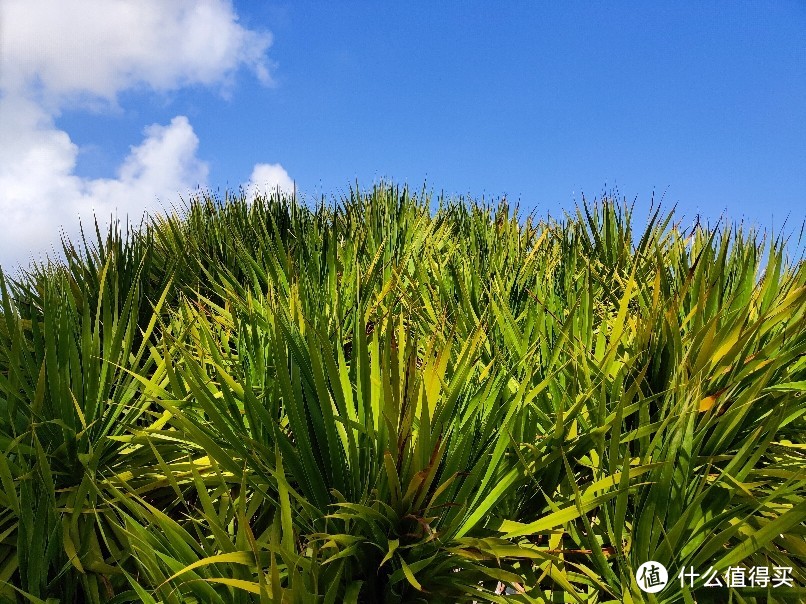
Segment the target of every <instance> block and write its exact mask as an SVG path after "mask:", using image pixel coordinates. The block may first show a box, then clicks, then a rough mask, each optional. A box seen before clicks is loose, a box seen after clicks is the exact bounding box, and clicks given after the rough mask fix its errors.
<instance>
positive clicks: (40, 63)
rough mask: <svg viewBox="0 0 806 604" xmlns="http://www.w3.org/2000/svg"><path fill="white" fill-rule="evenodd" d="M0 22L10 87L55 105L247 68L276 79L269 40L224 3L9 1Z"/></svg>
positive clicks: (201, 80)
mask: <svg viewBox="0 0 806 604" xmlns="http://www.w3.org/2000/svg"><path fill="white" fill-rule="evenodd" d="M0 19H2V21H1V22H0V27H2V36H1V37H0V57H2V58H1V59H0V61H2V63H1V65H2V69H3V83H2V86H3V88H4V89H5V90H6V91H18V92H19V91H22V90H28V91H30V90H31V88H32V87H38V88H40V92H41V94H42V96H43V99H44V100H45V101H47V102H49V103H51V104H52V103H59V102H64V101H65V100H67V99H71V100H75V99H82V98H84V99H86V98H87V97H88V96H89V97H92V96H94V97H100V98H103V99H107V100H114V99H115V96H116V95H117V93H118V92H120V91H121V90H126V89H129V88H132V87H136V86H141V85H145V86H148V87H150V88H153V89H155V90H161V91H165V90H173V89H177V88H180V87H182V86H186V85H189V84H203V85H220V84H227V83H228V81H229V79H230V78H231V76H232V73H233V72H234V70H235V69H237V68H238V67H239V66H241V65H246V66H247V67H249V68H250V69H252V70H253V71H254V72H255V73H256V75H257V76H258V78H260V80H261V81H262V82H264V83H270V82H271V76H270V74H269V65H268V62H267V59H266V51H267V49H268V48H269V46H270V45H271V42H272V38H271V34H270V33H268V32H257V31H252V30H248V29H245V28H244V27H242V26H241V25H240V24H239V23H238V16H237V15H236V14H235V12H234V10H233V7H232V5H231V3H230V2H227V1H225V0H171V1H170V2H165V1H164V0H59V2H53V0H4V3H3V8H2V13H0Z"/></svg>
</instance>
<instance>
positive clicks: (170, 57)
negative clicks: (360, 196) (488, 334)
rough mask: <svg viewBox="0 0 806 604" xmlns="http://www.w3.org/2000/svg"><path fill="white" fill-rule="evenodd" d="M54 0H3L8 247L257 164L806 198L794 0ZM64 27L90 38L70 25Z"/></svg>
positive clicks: (302, 179)
mask: <svg viewBox="0 0 806 604" xmlns="http://www.w3.org/2000/svg"><path fill="white" fill-rule="evenodd" d="M47 4H48V3H47V2H37V1H33V2H23V1H22V0H16V1H15V0H10V2H7V3H6V4H5V5H4V6H5V8H4V9H0V16H2V17H3V18H2V20H0V27H3V28H4V29H3V30H2V32H0V33H4V34H6V42H5V44H6V48H5V49H4V53H3V57H4V58H3V59H0V60H5V61H6V64H5V65H4V67H5V68H6V69H5V72H6V73H10V74H11V76H10V77H7V78H6V79H5V80H0V124H2V122H3V120H7V123H8V121H10V120H12V119H13V120H14V121H15V122H17V123H20V124H28V125H27V126H26V127H22V126H20V127H18V128H17V131H14V132H12V134H13V135H14V137H15V138H14V140H19V141H21V143H20V149H19V150H18V151H9V150H7V151H6V152H5V154H3V153H2V152H0V210H2V211H3V213H4V214H5V215H6V216H12V217H14V218H13V219H11V220H7V221H6V224H5V225H3V224H0V262H2V263H3V265H4V266H5V265H6V264H8V263H14V262H23V261H25V259H26V258H29V257H30V256H31V254H33V255H34V256H36V254H37V253H41V251H42V250H47V249H49V248H48V247H47V246H48V245H50V244H51V243H52V242H53V241H54V240H56V239H57V234H58V229H59V227H61V228H63V229H64V230H65V232H67V233H68V234H71V233H74V232H75V225H76V224H77V216H78V215H81V216H82V218H83V219H86V217H87V216H91V214H92V211H96V212H98V213H99V214H103V213H104V212H106V213H107V214H108V213H110V212H115V211H117V212H118V215H122V214H124V213H127V214H129V215H137V214H138V212H139V213H142V211H143V210H144V209H147V210H150V211H153V210H154V209H155V208H156V207H157V206H156V205H155V200H158V203H157V205H161V206H165V205H166V204H170V203H171V202H173V201H175V200H176V199H178V197H179V195H180V194H181V195H183V196H186V195H187V192H188V190H190V189H191V188H193V187H195V186H198V185H201V186H203V187H206V188H211V189H214V190H215V189H218V190H222V191H223V190H224V189H225V188H228V187H229V188H237V187H238V186H240V185H247V184H248V183H250V182H252V181H255V182H254V184H255V185H258V186H262V185H267V184H268V185H271V184H279V185H281V186H283V187H286V186H288V183H289V182H290V180H291V179H293V180H294V181H295V182H296V185H297V188H298V190H299V191H301V192H302V193H303V194H305V195H306V196H307V197H309V198H310V197H316V196H320V195H322V194H325V195H327V196H330V195H331V194H335V195H338V194H339V193H340V191H343V190H345V189H346V188H347V187H349V186H350V185H351V184H354V183H355V182H356V180H357V181H358V183H359V184H360V185H361V186H369V185H371V184H372V183H373V182H376V181H378V180H380V179H381V178H387V179H392V180H394V181H395V182H399V183H408V184H409V185H411V186H412V187H413V188H415V189H420V188H421V187H422V185H423V183H424V182H426V183H427V186H428V187H429V188H432V189H434V190H436V191H440V190H444V191H445V192H446V193H448V194H465V195H470V196H473V197H481V196H482V195H484V196H486V197H488V198H489V197H497V196H500V195H504V194H505V195H507V196H508V198H509V199H510V200H517V199H519V200H520V203H521V206H522V207H523V208H524V209H526V210H532V209H533V208H536V209H537V213H538V215H546V214H548V213H549V212H550V213H551V214H552V215H557V214H559V213H561V212H562V211H563V210H571V209H573V207H574V204H575V203H576V202H577V201H579V200H581V197H582V195H583V194H584V195H585V197H586V198H587V199H593V198H594V197H601V195H602V193H603V192H604V191H613V190H615V189H617V190H618V192H619V194H620V195H621V196H624V197H627V198H628V200H630V201H632V200H633V199H636V200H637V208H638V212H639V215H641V214H645V213H646V209H647V208H648V206H649V203H650V200H651V197H652V195H653V193H654V195H655V197H656V199H660V198H661V197H663V198H664V204H665V205H666V206H668V207H671V205H673V204H676V205H677V208H678V215H679V216H680V217H682V218H684V220H686V221H688V220H693V218H694V216H695V215H696V214H697V213H700V214H702V215H703V216H704V217H705V218H707V219H709V220H710V221H711V222H714V221H715V220H716V219H718V218H719V217H720V216H721V215H723V214H726V215H727V216H728V217H730V218H732V219H736V220H739V219H744V220H745V221H747V222H750V223H753V224H756V225H759V226H761V227H762V228H771V227H774V228H775V229H776V230H777V229H778V228H779V227H780V225H781V224H782V222H783V221H784V219H785V218H787V217H788V218H789V224H790V227H791V228H790V229H789V230H795V231H796V232H797V231H799V228H800V225H801V223H802V222H803V220H804V219H805V218H806V210H804V207H806V45H805V44H804V43H803V40H804V39H806V4H804V3H803V2H799V1H791V2H786V1H782V2H764V3H761V2H715V3H708V4H707V5H706V4H705V3H699V2H676V3H669V4H670V5H669V6H666V5H661V3H638V2H621V3H604V2H584V3H546V2H542V3H541V2H533V3H527V2H512V3H500V4H499V3H482V2H463V3H439V4H438V5H437V6H433V5H431V4H426V3H419V4H413V3H407V4H403V3H397V4H388V5H386V4H384V5H381V4H378V3H349V4H347V3H338V4H336V5H333V4H330V3H324V2H316V3H307V2H293V3H290V2H289V3H278V2H265V3H263V2H260V3H256V2H235V3H234V4H231V3H228V2H225V1H223V0H209V1H208V2H202V3H195V2H176V3H171V4H172V5H173V6H174V7H177V6H178V7H180V8H172V9H169V10H166V9H165V6H166V5H165V3H161V4H160V3H156V1H155V0H148V1H146V0H143V1H141V2H134V3H133V4H132V7H134V9H133V12H132V11H131V10H130V11H129V13H125V15H126V16H121V15H123V13H121V14H120V15H110V16H109V17H108V18H106V19H105V23H106V29H105V30H104V29H101V28H98V27H94V26H88V25H87V20H88V19H91V18H92V17H91V15H93V14H95V15H98V14H99V11H101V12H102V11H104V10H107V9H105V8H100V7H101V5H100V4H98V2H97V0H71V2H70V3H67V4H72V5H73V7H72V10H68V9H65V11H64V12H63V13H60V14H56V15H55V16H54V15H53V14H52V13H53V11H52V10H50V11H49V13H50V14H49V16H45V14H44V13H45V11H46V9H48V8H51V9H52V6H53V5H52V4H51V5H50V7H48V6H47ZM199 6H201V7H202V9H199V8H198V7H199ZM558 7H562V8H558ZM138 11H140V13H141V14H140V15H137V14H133V13H137V12H138ZM76 15H79V16H78V17H76ZM82 15H83V16H82ZM99 18H100V17H98V16H96V19H99ZM127 19H132V23H127ZM43 20H44V21H45V25H44V27H43V26H42V25H41V24H42V22H43ZM12 24H14V25H15V26H16V25H17V24H22V27H15V31H19V30H20V29H22V31H23V33H22V34H18V35H17V34H15V35H16V37H14V36H9V35H8V34H9V32H10V31H11V29H10V28H11V27H12ZM26 24H27V27H29V28H32V29H33V30H36V31H39V30H40V29H44V31H45V33H47V32H51V33H52V35H51V36H50V38H51V39H52V40H54V41H53V42H52V47H51V48H49V49H45V50H42V49H40V48H38V47H35V46H32V45H30V43H28V42H26V41H25V40H26V39H27V38H30V37H31V36H27V38H26V36H25V35H23V34H24V33H25V26H26ZM70 28H71V29H70ZM115 28H118V29H119V32H118V34H117V36H122V37H123V38H120V37H117V36H116V35H107V34H105V33H104V31H107V32H108V31H109V30H111V31H112V32H113V34H114V33H115ZM65 29H68V30H69V31H75V30H76V29H79V30H81V31H82V33H83V35H82V36H81V38H82V39H83V40H84V44H83V46H81V47H68V48H62V47H61V44H62V42H60V40H61V39H62V38H61V37H60V36H59V35H58V33H59V32H60V31H62V30H65ZM85 29H86V31H85ZM163 29H164V31H162V30H163ZM155 30H158V31H155ZM28 33H29V34H30V32H28ZM185 33H187V36H185ZM126 36H129V39H128V41H127V42H125V43H124V42H121V39H126ZM138 36H140V38H142V40H140V41H139V43H138V40H137V37H138ZM40 37H41V35H40ZM186 37H187V38H188V39H190V40H191V41H194V40H195V42H193V43H192V44H191V43H190V42H187V43H186V42H184V41H183V42H182V43H181V44H180V43H177V42H176V40H178V39H180V38H181V39H183V40H184V39H185V38H186ZM0 44H2V42H0ZM183 45H184V46H183ZM180 47H181V48H180ZM9 49H10V50H9ZM207 53H210V56H207ZM9 57H10V58H9ZM15 59H16V62H15V63H14V69H11V68H10V67H9V65H10V63H8V61H10V60H15ZM94 70H95V71H94ZM96 72H97V73H96ZM26 112H27V113H26ZM23 114H26V115H29V119H27V120H24V119H16V116H17V115H23ZM2 128H4V127H3V126H2V125H0V129H2ZM0 134H2V133H0ZM29 139H30V141H34V142H30V145H28V146H30V147H31V149H33V150H34V151H36V153H34V151H31V152H30V153H27V154H26V152H25V150H26V148H27V147H26V145H27V144H28V143H27V142H26V141H29ZM9 140H12V139H11V138H9ZM71 145H72V146H71ZM23 156H25V157H27V158H29V159H30V157H34V156H36V157H39V158H40V161H38V162H33V163H24V162H22V160H21V159H20V158H21V157H23ZM41 158H49V159H48V161H49V162H50V165H51V166H53V168H52V169H53V171H54V178H53V179H52V181H53V182H54V183H56V184H54V185H53V186H50V185H49V186H47V187H44V186H43V185H41V181H42V180H43V178H45V179H47V174H48V172H47V168H46V165H47V164H48V161H44V160H41ZM26 161H28V160H26ZM31 161H32V160H31ZM43 166H45V167H43ZM256 166H263V167H262V168H259V169H258V168H256ZM34 176H36V179H34ZM26 178H30V179H31V180H36V182H37V183H40V184H37V185H36V186H34V185H30V186H29V184H28V183H25V182H23V181H25V179H26ZM15 179H16V180H15ZM258 181H260V182H258ZM9 183H10V184H9ZM23 185H25V186H23ZM3 189H5V191H6V193H5V194H4V193H3V192H2V191H3ZM8 191H11V193H9V192H8ZM4 196H5V199H3V197H4ZM64 200H68V201H64ZM15 221H16V222H15ZM23 224H24V226H20V225H23ZM796 234H797V233H796ZM4 238H5V240H6V242H7V243H6V245H5V247H4V245H3V243H2V240H3V239H4ZM15 238H16V239H15ZM12 240H13V241H12ZM12 243H13V244H12ZM26 246H27V247H26Z"/></svg>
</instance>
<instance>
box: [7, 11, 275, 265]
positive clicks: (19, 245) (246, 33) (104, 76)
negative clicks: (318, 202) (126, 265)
mask: <svg viewBox="0 0 806 604" xmlns="http://www.w3.org/2000/svg"><path fill="white" fill-rule="evenodd" d="M271 41H272V40H271V35H270V34H269V33H268V32H265V31H254V30H250V29H247V28H245V27H243V26H242V25H241V24H240V23H239V22H238V16H237V14H236V13H235V11H234V9H233V7H232V4H231V3H230V2H229V1H226V0H171V2H164V1H162V0H60V2H52V1H49V0H4V2H3V3H2V4H0V140H3V141H4V143H3V145H0V216H2V220H0V264H2V265H3V266H4V267H6V268H12V265H16V264H18V263H27V261H28V260H30V259H31V258H32V257H33V258H36V259H42V253H43V252H44V253H49V252H51V250H52V249H53V244H54V243H58V238H59V229H60V228H63V229H64V231H65V233H66V234H67V235H68V236H74V235H75V234H76V233H77V230H78V218H79V216H80V217H81V218H82V219H83V220H85V222H86V221H91V220H92V217H93V213H94V214H95V215H97V216H98V217H99V220H100V221H101V222H103V221H105V220H106V219H108V217H109V216H110V215H112V216H115V217H117V218H120V219H121V220H123V219H125V217H126V216H128V217H129V218H130V220H131V221H134V222H139V220H140V218H141V217H142V216H143V213H144V212H148V211H152V210H155V209H159V208H160V207H162V206H163V205H165V206H167V205H169V204H171V203H173V202H175V201H176V200H177V199H178V196H179V195H186V194H187V193H188V192H190V191H193V190H195V189H197V188H198V187H205V186H206V185H207V174H208V166H207V164H206V162H204V161H203V160H202V159H200V158H199V157H198V156H197V150H198V144H199V140H198V137H197V135H196V133H195V132H194V130H193V127H192V125H191V124H190V122H189V121H188V119H187V118H186V117H185V116H182V115H179V116H176V117H174V118H173V119H172V120H171V121H170V123H168V124H152V125H150V126H146V127H145V129H144V131H143V139H142V140H140V141H133V145H132V147H131V148H130V152H129V154H128V156H127V157H126V158H125V159H124V161H123V162H122V164H121V165H120V166H119V167H118V169H117V170H116V174H115V176H114V177H113V178H95V179H89V178H82V177H79V176H77V175H76V174H75V167H76V160H77V157H78V153H79V148H78V146H77V145H76V144H75V143H74V142H73V141H72V140H71V138H70V135H69V134H68V133H67V132H65V131H63V130H60V129H59V128H58V127H57V126H56V125H55V124H56V122H55V119H56V118H57V117H58V116H59V114H60V111H61V110H62V109H63V108H65V107H67V106H70V107H72V108H76V107H78V108H92V109H95V110H97V109H98V107H113V106H115V105H116V103H117V102H118V95H119V93H120V92H122V91H124V90H129V89H146V90H153V91H157V92H165V91H171V90H176V89H179V88H181V87H185V86H189V85H202V86H210V87H215V88H217V89H218V90H220V91H221V92H223V93H225V94H226V93H227V92H228V91H229V90H230V89H231V86H232V82H233V76H234V74H235V73H236V71H237V70H238V69H239V68H241V67H246V68H248V69H250V70H251V71H252V72H253V73H254V74H255V76H256V77H257V78H258V79H259V80H260V81H261V82H263V83H264V84H271V67H272V66H271V63H270V62H269V60H268V59H267V57H266V52H267V50H268V48H269V47H270V45H271ZM281 169H282V168H281ZM283 173H285V171H283ZM286 177H287V174H286Z"/></svg>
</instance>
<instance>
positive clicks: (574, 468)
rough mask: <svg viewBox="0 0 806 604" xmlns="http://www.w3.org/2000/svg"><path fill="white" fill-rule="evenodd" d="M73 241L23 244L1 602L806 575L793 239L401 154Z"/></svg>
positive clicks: (575, 597)
mask: <svg viewBox="0 0 806 604" xmlns="http://www.w3.org/2000/svg"><path fill="white" fill-rule="evenodd" d="M642 218H643V217H642ZM636 229H637V231H636ZM87 240H89V241H91V242H92V243H91V244H89V245H88V244H87V243H86V241H87ZM65 258H66V260H65V261H64V262H63V263H59V264H49V265H40V266H33V267H31V268H30V269H28V270H26V271H24V272H22V273H21V274H20V275H18V276H16V277H14V278H12V277H10V276H9V275H8V274H6V275H3V273H2V272H0V296H1V297H2V308H1V309H0V485H1V487H2V488H0V599H2V600H3V601H9V602H23V601H30V602H41V601H49V602H56V601H60V602H115V603H122V602H141V601H142V602H169V603H180V602H203V603H229V602H232V603H247V602H261V603H265V602H275V603H280V602H318V603H340V602H365V603H371V602H451V603H452V602H473V601H476V602H558V601H566V602H574V601H579V602H642V601H647V602H694V601H697V602H705V601H715V602H728V601H735V602H791V601H799V600H800V601H802V600H803V599H806V590H805V589H804V586H806V575H805V574H804V571H803V568H804V559H805V558H806V524H805V523H804V521H806V497H805V496H806V463H804V457H806V447H805V446H804V438H803V436H804V431H805V430H806V417H805V414H806V397H804V396H802V395H803V393H804V391H806V322H805V321H806V318H805V317H804V314H805V313H806V267H805V265H804V263H803V262H802V261H798V262H790V261H788V260H787V256H786V253H785V244H784V242H783V241H781V240H780V239H779V240H775V241H766V242H765V241H764V240H763V239H762V238H761V237H760V236H759V235H758V234H757V233H753V232H744V231H742V230H741V229H740V228H739V227H736V226H730V225H729V226H727V227H723V228H719V229H715V228H708V227H705V226H702V225H698V226H696V227H694V228H692V229H685V230H684V229H682V228H681V227H680V225H678V224H677V223H676V222H675V218H674V215H673V214H668V215H665V214H661V213H659V212H656V213H654V214H653V215H652V216H650V217H649V219H648V221H647V224H646V225H645V226H643V225H638V224H637V223H636V220H635V218H634V217H633V214H632V212H631V210H630V208H629V207H627V206H625V205H624V204H623V203H619V202H617V201H612V200H605V201H604V202H601V203H599V204H595V205H594V206H582V207H580V208H579V209H577V210H576V212H575V213H574V214H573V215H568V216H566V217H565V218H563V219H562V220H553V219H546V220H535V219H534V218H533V217H523V216H520V215H519V214H518V212H517V210H515V209H513V208H511V207H510V206H509V205H508V204H507V203H506V201H501V202H499V203H497V204H496V205H489V204H479V203H466V202H464V201H461V200H444V199H443V200H432V199H431V198H430V197H429V196H428V195H427V194H425V193H421V194H419V195H414V194H411V193H410V192H409V191H407V190H405V189H400V188H396V187H393V186H387V185H381V186H376V187H374V188H373V189H372V190H369V191H365V192H359V191H353V192H351V193H350V194H349V195H348V196H347V197H346V198H344V199H342V200H341V201H340V202H339V203H338V204H335V205H331V206H328V205H326V204H322V205H319V206H318V207H306V206H305V205H303V204H300V203H298V202H296V201H295V200H293V199H289V198H285V197H282V196H279V195H274V196H272V197H270V198H258V199H256V200H254V202H249V201H247V200H246V199H245V198H244V197H243V196H241V197H231V196H228V197H227V198H226V199H225V200H224V201H223V203H222V202H220V201H217V200H216V199H214V198H213V197H211V196H209V195H208V196H200V197H198V198H195V199H193V200H192V201H191V202H189V203H188V205H187V207H186V208H185V209H184V211H183V212H182V215H181V216H177V215H173V216H166V217H161V218H157V219H155V220H153V221H152V222H150V223H149V224H147V225H145V226H144V227H143V228H141V229H140V230H137V231H130V232H128V233H122V232H121V231H120V230H119V229H116V228H112V229H111V230H110V231H109V232H108V233H105V234H102V233H100V232H98V231H97V229H96V233H95V235H93V236H92V237H87V238H86V239H85V244H84V245H82V246H80V247H74V246H73V245H72V244H70V243H66V244H65ZM648 560H655V561H658V562H661V563H662V564H664V565H665V566H666V567H667V568H668V569H669V574H670V576H671V577H672V578H673V580H672V581H671V582H670V584H669V586H667V587H666V589H664V590H663V591H661V592H660V593H658V594H655V595H650V594H644V593H643V592H641V591H640V590H639V589H638V587H637V585H636V582H635V579H634V572H635V570H636V568H637V567H638V566H639V565H640V564H641V563H643V562H646V561H648ZM690 566H693V567H695V568H696V569H698V570H699V572H704V571H705V570H706V569H707V568H708V567H713V568H715V569H717V570H720V571H724V570H726V569H727V568H728V567H731V566H733V567H735V566H744V567H750V566H768V567H772V566H779V567H791V568H792V569H793V570H792V578H793V581H794V587H792V588H786V587H778V588H776V589H772V588H771V587H768V588H766V589H765V588H755V589H752V588H742V589H718V588H702V587H699V586H698V587H695V589H688V588H681V587H680V585H679V582H678V581H676V580H674V577H676V574H677V573H678V572H679V571H680V569H681V568H684V567H690ZM502 586H506V587H508V588H509V591H515V592H517V593H515V594H514V595H501V592H502Z"/></svg>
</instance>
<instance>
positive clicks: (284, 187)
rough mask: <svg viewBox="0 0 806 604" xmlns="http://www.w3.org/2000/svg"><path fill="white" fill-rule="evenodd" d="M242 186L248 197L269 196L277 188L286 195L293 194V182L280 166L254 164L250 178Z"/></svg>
mask: <svg viewBox="0 0 806 604" xmlns="http://www.w3.org/2000/svg"><path fill="white" fill-rule="evenodd" d="M242 186H243V188H244V190H245V191H246V192H247V196H249V197H252V196H254V195H267V194H268V195H270V194H271V193H274V192H275V191H276V190H277V189H278V187H279V189H280V191H281V192H283V193H286V194H288V195H290V194H292V193H293V192H294V181H293V180H292V179H291V177H290V176H289V175H288V172H286V171H285V168H283V166H281V165H280V164H255V167H254V169H253V170H252V176H250V177H249V181H248V182H246V183H244V184H243V185H242Z"/></svg>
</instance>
